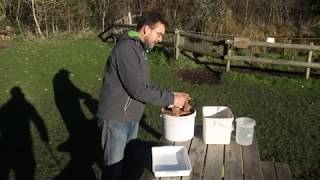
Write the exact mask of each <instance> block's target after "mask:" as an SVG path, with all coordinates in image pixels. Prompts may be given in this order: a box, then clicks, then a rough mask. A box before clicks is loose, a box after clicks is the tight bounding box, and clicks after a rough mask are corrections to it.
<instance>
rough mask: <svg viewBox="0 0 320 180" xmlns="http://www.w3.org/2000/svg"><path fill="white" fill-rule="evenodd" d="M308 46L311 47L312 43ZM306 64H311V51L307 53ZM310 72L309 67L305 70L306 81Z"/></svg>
mask: <svg viewBox="0 0 320 180" xmlns="http://www.w3.org/2000/svg"><path fill="white" fill-rule="evenodd" d="M310 45H311V46H313V42H312V43H310ZM307 62H308V63H311V62H312V51H309V53H308V59H307ZM310 70H311V68H309V67H308V68H306V79H309V77H310Z"/></svg>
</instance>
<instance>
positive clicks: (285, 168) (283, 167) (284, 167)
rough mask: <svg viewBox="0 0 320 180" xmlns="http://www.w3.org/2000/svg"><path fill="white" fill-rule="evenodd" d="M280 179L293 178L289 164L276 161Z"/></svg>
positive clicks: (289, 179)
mask: <svg viewBox="0 0 320 180" xmlns="http://www.w3.org/2000/svg"><path fill="white" fill-rule="evenodd" d="M275 167H276V172H277V177H278V180H292V175H291V171H290V168H289V165H288V164H286V163H277V162H276V163H275Z"/></svg>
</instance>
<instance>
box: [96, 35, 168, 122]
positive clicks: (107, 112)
mask: <svg viewBox="0 0 320 180" xmlns="http://www.w3.org/2000/svg"><path fill="white" fill-rule="evenodd" d="M173 100H174V96H173V94H172V92H170V91H166V90H161V89H160V88H159V87H158V86H156V85H154V84H151V82H150V77H149V65H148V59H147V57H146V48H145V46H144V44H143V42H142V41H141V40H140V38H139V36H138V33H137V32H135V31H129V32H128V33H125V35H123V36H122V37H121V38H119V39H118V42H117V44H116V46H115V47H114V48H113V50H112V53H111V55H110V56H109V58H108V61H107V63H106V68H105V70H104V75H103V84H102V87H101V91H100V96H99V107H98V112H97V117H98V118H100V119H103V120H112V121H139V120H140V119H141V117H142V114H143V111H144V105H145V103H151V104H154V105H160V106H168V105H171V104H173Z"/></svg>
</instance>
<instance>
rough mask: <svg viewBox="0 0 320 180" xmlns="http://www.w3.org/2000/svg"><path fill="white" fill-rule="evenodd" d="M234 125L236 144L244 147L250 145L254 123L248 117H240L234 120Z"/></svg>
mask: <svg viewBox="0 0 320 180" xmlns="http://www.w3.org/2000/svg"><path fill="white" fill-rule="evenodd" d="M236 123H237V129H236V142H237V143H238V144H240V145H244V146H248V145H250V144H252V140H253V133H254V126H255V125H256V121H255V120H254V119H252V118H249V117H240V118H237V119H236Z"/></svg>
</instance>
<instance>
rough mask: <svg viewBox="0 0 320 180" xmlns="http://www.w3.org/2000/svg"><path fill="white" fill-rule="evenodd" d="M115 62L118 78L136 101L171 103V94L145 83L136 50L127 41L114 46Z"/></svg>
mask: <svg viewBox="0 0 320 180" xmlns="http://www.w3.org/2000/svg"><path fill="white" fill-rule="evenodd" d="M115 56H116V62H117V69H118V74H119V78H120V80H121V83H122V85H123V86H124V88H125V89H126V91H127V92H128V94H129V95H130V96H131V97H132V98H133V99H136V100H138V101H141V102H144V103H151V104H154V105H161V106H168V105H170V104H173V94H172V93H171V92H170V91H166V90H161V89H159V88H158V87H157V86H154V85H151V84H150V85H149V84H147V82H146V80H145V79H144V78H143V77H144V73H145V72H143V69H142V68H141V65H140V59H139V56H138V54H137V52H136V51H135V50H134V48H133V47H132V46H131V45H130V44H129V43H122V44H120V45H119V46H118V47H117V48H116V53H115Z"/></svg>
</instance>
